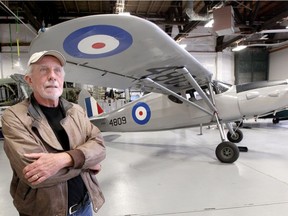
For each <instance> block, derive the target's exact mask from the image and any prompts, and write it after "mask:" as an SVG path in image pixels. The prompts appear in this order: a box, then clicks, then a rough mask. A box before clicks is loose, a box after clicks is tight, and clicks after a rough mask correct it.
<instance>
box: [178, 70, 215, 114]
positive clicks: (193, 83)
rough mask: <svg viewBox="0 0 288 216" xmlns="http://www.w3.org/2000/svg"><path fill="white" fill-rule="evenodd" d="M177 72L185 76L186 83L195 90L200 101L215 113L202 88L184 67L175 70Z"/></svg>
mask: <svg viewBox="0 0 288 216" xmlns="http://www.w3.org/2000/svg"><path fill="white" fill-rule="evenodd" d="M177 71H179V72H180V73H182V74H183V75H184V76H185V78H186V79H187V80H188V82H189V83H190V84H191V85H192V86H193V87H194V88H195V90H196V91H197V92H198V94H199V95H200V96H201V97H202V99H203V100H204V101H205V102H206V104H207V105H208V106H209V107H210V109H212V110H213V111H214V112H217V110H216V107H215V105H214V104H212V102H211V100H210V99H209V98H208V97H207V95H206V94H205V93H204V92H203V90H202V88H201V87H200V86H199V85H198V83H197V81H196V80H195V79H194V78H193V76H192V75H191V74H190V73H189V71H188V70H187V69H186V68H185V67H183V68H180V69H177Z"/></svg>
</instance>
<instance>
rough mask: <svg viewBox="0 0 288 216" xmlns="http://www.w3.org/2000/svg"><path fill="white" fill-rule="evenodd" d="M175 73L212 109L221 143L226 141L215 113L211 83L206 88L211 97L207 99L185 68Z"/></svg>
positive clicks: (221, 125) (222, 128)
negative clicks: (183, 77) (180, 75)
mask: <svg viewBox="0 0 288 216" xmlns="http://www.w3.org/2000/svg"><path fill="white" fill-rule="evenodd" d="M177 71H179V72H180V73H182V74H183V75H184V76H185V78H186V79H187V80H188V81H189V83H190V84H191V85H192V86H193V87H194V88H195V90H196V91H197V92H198V94H199V95H200V96H201V97H202V99H203V100H204V101H205V102H206V104H207V105H208V106H209V107H210V109H212V110H213V111H214V112H213V116H215V118H216V122H217V126H218V128H219V132H220V137H221V140H222V141H226V140H227V137H226V135H225V133H224V127H223V123H222V121H221V120H220V118H219V115H218V111H217V109H216V106H215V102H214V101H215V99H214V93H213V90H212V87H211V83H210V82H209V83H208V87H209V92H210V95H211V98H212V99H210V98H208V96H207V95H206V94H205V93H204V91H203V90H202V88H201V87H200V86H199V85H198V83H197V81H196V80H195V79H194V78H193V76H192V75H191V74H190V73H189V71H188V70H187V69H186V68H185V67H183V68H180V69H178V70H177ZM211 100H212V101H211Z"/></svg>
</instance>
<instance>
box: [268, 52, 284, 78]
mask: <svg viewBox="0 0 288 216" xmlns="http://www.w3.org/2000/svg"><path fill="white" fill-rule="evenodd" d="M287 59H288V48H286V49H281V50H278V51H274V52H271V53H270V60H269V75H268V80H282V79H288V61H287Z"/></svg>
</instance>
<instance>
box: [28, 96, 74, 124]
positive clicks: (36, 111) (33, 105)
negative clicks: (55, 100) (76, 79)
mask: <svg viewBox="0 0 288 216" xmlns="http://www.w3.org/2000/svg"><path fill="white" fill-rule="evenodd" d="M28 100H29V102H30V103H29V106H28V112H29V113H30V115H31V116H32V117H33V118H35V119H37V120H41V119H43V118H45V115H44V114H43V112H42V111H41V108H40V106H39V103H38V102H37V101H36V99H35V97H34V95H33V93H32V94H31V95H30V97H29V99H28ZM59 103H60V106H61V108H62V109H63V111H64V113H65V115H66V112H67V111H68V110H69V109H70V108H71V107H72V106H73V105H72V104H71V103H70V102H69V101H67V100H65V99H64V98H63V97H60V98H59Z"/></svg>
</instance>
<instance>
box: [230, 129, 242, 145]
mask: <svg viewBox="0 0 288 216" xmlns="http://www.w3.org/2000/svg"><path fill="white" fill-rule="evenodd" d="M234 133H235V134H234V135H232V134H231V133H230V132H229V131H228V133H227V139H228V140H229V141H230V142H233V143H239V142H241V141H242V139H243V133H242V131H241V130H239V129H237V130H235V131H234Z"/></svg>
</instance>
